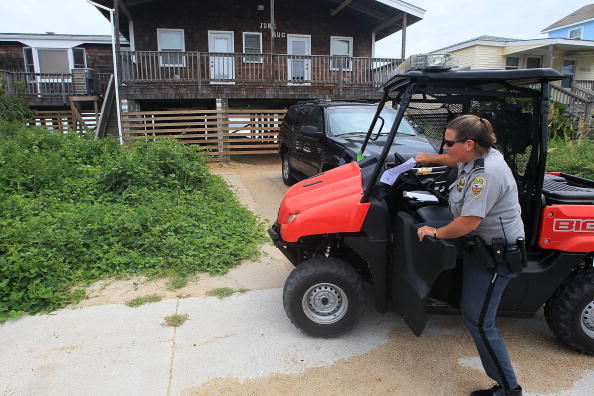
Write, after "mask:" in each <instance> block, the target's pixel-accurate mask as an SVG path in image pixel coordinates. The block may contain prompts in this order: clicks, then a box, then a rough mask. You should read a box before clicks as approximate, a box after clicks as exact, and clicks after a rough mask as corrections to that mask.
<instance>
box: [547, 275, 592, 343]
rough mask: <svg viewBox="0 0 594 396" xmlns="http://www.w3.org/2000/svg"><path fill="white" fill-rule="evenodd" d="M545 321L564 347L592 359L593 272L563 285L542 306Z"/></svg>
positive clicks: (572, 277)
mask: <svg viewBox="0 0 594 396" xmlns="http://www.w3.org/2000/svg"><path fill="white" fill-rule="evenodd" d="M545 317H546V320H547V323H548V325H549V327H550V328H551V330H552V331H553V333H554V334H555V335H556V336H557V337H558V338H559V339H560V340H561V341H562V342H563V343H565V344H567V345H569V346H570V347H572V348H573V349H575V350H577V351H580V352H583V353H586V354H588V355H594V268H588V269H582V270H578V271H576V272H575V274H574V275H572V276H571V278H569V279H568V280H567V281H565V282H564V283H563V284H562V285H561V286H560V287H559V289H558V290H557V291H556V292H555V294H554V295H553V296H552V297H551V298H550V299H549V301H548V302H547V304H546V305H545Z"/></svg>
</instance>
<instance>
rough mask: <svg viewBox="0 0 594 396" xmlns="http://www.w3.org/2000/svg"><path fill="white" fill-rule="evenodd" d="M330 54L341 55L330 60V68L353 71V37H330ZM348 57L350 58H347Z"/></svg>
mask: <svg viewBox="0 0 594 396" xmlns="http://www.w3.org/2000/svg"><path fill="white" fill-rule="evenodd" d="M330 55H331V56H341V57H340V58H333V59H332V60H331V61H330V70H333V71H337V70H346V71H351V70H352V65H351V59H349V58H351V57H352V56H353V38H352V37H336V36H332V37H330ZM347 57H348V58H347Z"/></svg>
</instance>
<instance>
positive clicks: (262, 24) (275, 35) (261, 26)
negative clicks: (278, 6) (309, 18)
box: [260, 22, 287, 38]
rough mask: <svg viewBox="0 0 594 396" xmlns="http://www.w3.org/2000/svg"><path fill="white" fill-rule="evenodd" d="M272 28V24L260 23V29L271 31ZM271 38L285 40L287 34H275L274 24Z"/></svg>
mask: <svg viewBox="0 0 594 396" xmlns="http://www.w3.org/2000/svg"><path fill="white" fill-rule="evenodd" d="M271 28H272V24H271V23H270V22H260V29H271ZM272 37H276V38H285V37H287V33H285V32H277V31H276V24H275V26H274V33H273V34H272Z"/></svg>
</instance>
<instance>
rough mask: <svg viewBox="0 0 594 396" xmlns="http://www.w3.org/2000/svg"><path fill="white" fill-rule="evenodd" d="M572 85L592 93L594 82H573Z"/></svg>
mask: <svg viewBox="0 0 594 396" xmlns="http://www.w3.org/2000/svg"><path fill="white" fill-rule="evenodd" d="M573 84H574V85H579V86H580V87H582V88H586V89H589V90H590V91H594V80H573Z"/></svg>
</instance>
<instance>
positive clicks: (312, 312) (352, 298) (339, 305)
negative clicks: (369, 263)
mask: <svg viewBox="0 0 594 396" xmlns="http://www.w3.org/2000/svg"><path fill="white" fill-rule="evenodd" d="M283 305H284V307H285V312H286V313H287V316H288V317H289V319H290V320H291V323H293V324H294V325H295V326H296V327H297V328H299V329H301V330H302V331H303V332H304V333H306V334H308V335H311V336H315V337H333V336H336V335H338V334H341V333H344V332H346V331H348V330H350V329H351V328H352V327H353V326H354V325H355V323H357V321H358V320H359V319H360V318H361V315H362V314H363V309H364V308H365V289H364V288H363V281H362V279H361V277H360V276H359V274H358V273H357V271H355V269H354V268H353V267H352V266H350V265H349V264H347V263H345V262H344V261H342V260H340V259H337V258H333V257H328V258H327V257H315V258H312V259H309V260H307V261H305V262H304V263H302V264H299V265H298V266H297V267H296V268H295V269H294V270H293V272H291V274H290V275H289V277H288V278H287V281H286V282H285V287H284V290H283Z"/></svg>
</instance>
